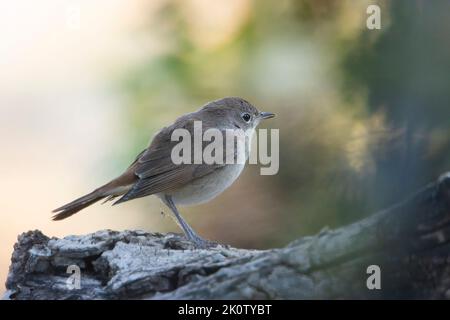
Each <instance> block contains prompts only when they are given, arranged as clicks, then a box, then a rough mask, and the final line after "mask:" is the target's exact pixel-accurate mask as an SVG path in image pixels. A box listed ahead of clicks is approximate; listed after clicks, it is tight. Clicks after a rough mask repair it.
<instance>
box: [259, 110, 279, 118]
mask: <svg viewBox="0 0 450 320" xmlns="http://www.w3.org/2000/svg"><path fill="white" fill-rule="evenodd" d="M259 116H260V117H261V119H270V118H273V117H275V114H274V113H271V112H261V113H260V114H259Z"/></svg>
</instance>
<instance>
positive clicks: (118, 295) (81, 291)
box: [5, 173, 450, 299]
mask: <svg viewBox="0 0 450 320" xmlns="http://www.w3.org/2000/svg"><path fill="white" fill-rule="evenodd" d="M449 239H450V173H447V174H445V175H442V176H441V177H440V178H439V179H438V180H437V181H436V182H434V183H431V184H430V185H428V186H426V187H425V188H423V189H422V190H420V191H418V192H417V193H416V194H414V195H412V196H411V197H410V198H408V199H406V200H405V201H403V202H401V203H399V204H397V205H395V206H393V207H391V208H389V209H386V210H383V211H381V212H378V213H375V214H373V215H372V216H370V217H368V218H366V219H364V220H361V221H359V222H356V223H353V224H351V225H348V226H345V227H342V228H339V229H336V230H323V231H322V232H320V233H319V234H317V235H314V236H309V237H303V238H300V239H297V240H295V241H293V242H292V243H290V244H289V245H288V246H286V247H284V248H279V249H272V250H244V249H236V248H226V247H223V246H219V247H217V248H212V249H208V250H196V249H193V248H192V246H191V244H190V243H189V242H187V241H186V240H185V239H184V237H183V236H181V235H177V234H165V235H163V234H158V233H146V232H144V231H124V232H116V231H110V230H104V231H98V232H95V233H93V234H88V235H83V236H68V237H65V238H63V239H57V238H49V237H47V236H45V235H44V234H42V233H41V232H40V231H37V230H36V231H29V232H26V233H23V234H22V235H20V236H19V238H18V242H17V243H16V244H15V246H14V252H13V255H12V259H11V266H10V270H9V275H8V279H7V283H6V286H7V289H8V291H7V293H6V294H5V298H7V299H303V298H304V299H334V298H352V299H360V298H369V299H370V298H403V299H404V298H425V299H442V298H447V299H448V298H450V250H449V249H450V246H449ZM374 264H375V265H378V266H379V267H380V268H381V286H382V287H381V290H369V289H368V288H367V286H366V281H367V278H368V276H369V275H368V274H367V272H366V271H367V267H368V266H369V265H374ZM70 265H76V266H78V267H79V268H80V272H81V273H80V280H81V283H80V288H73V286H70V281H69V285H68V279H73V277H71V274H68V273H67V268H68V266H70Z"/></svg>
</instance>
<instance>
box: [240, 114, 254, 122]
mask: <svg viewBox="0 0 450 320" xmlns="http://www.w3.org/2000/svg"><path fill="white" fill-rule="evenodd" d="M242 119H243V120H244V121H245V122H247V123H248V122H250V120H251V119H252V116H251V115H250V114H249V113H247V112H245V113H243V114H242Z"/></svg>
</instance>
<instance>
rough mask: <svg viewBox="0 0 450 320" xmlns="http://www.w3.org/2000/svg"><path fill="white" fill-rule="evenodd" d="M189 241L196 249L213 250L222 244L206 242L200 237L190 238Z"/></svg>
mask: <svg viewBox="0 0 450 320" xmlns="http://www.w3.org/2000/svg"><path fill="white" fill-rule="evenodd" d="M189 241H191V242H192V244H193V245H194V246H195V248H196V249H211V248H215V247H217V246H219V245H220V243H218V242H216V241H210V240H206V239H203V238H201V237H199V236H195V237H190V238H189Z"/></svg>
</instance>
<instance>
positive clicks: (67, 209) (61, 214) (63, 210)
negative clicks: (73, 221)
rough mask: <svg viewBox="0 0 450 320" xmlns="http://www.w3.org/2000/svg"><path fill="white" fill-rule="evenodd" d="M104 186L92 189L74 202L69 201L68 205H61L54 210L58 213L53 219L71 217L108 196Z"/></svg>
mask: <svg viewBox="0 0 450 320" xmlns="http://www.w3.org/2000/svg"><path fill="white" fill-rule="evenodd" d="M103 188H104V187H101V188H99V189H96V190H94V191H92V192H91V193H89V194H87V195H85V196H82V197H81V198H78V199H76V200H74V201H72V202H69V203H68V204H66V205H63V206H62V207H59V208H57V209H55V210H53V211H52V212H54V213H56V214H55V215H54V216H53V217H52V219H53V220H62V219H65V218H67V217H70V216H71V215H73V214H75V213H77V212H78V211H80V210H83V209H84V208H86V207H89V206H90V205H91V204H94V203H96V202H97V201H99V200H101V199H103V198H105V197H107V196H108V195H107V194H105V193H104V192H103V190H102V189H103Z"/></svg>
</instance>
